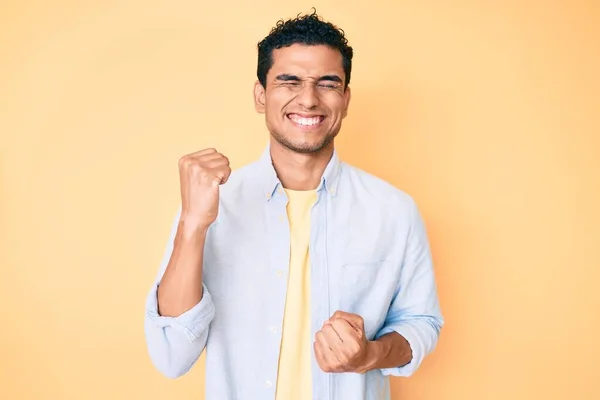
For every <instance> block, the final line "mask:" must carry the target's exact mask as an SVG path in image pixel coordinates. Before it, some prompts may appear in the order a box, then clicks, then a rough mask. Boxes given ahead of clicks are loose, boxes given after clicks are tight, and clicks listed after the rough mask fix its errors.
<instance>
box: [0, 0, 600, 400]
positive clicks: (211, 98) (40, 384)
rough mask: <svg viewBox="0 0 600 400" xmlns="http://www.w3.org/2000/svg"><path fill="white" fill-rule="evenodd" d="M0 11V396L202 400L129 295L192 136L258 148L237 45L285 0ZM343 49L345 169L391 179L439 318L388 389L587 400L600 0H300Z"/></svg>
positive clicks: (256, 36)
mask: <svg viewBox="0 0 600 400" xmlns="http://www.w3.org/2000/svg"><path fill="white" fill-rule="evenodd" d="M285 3H286V2H283V1H279V0H277V1H267V0H262V1H253V2H246V1H238V2H237V3H235V4H230V3H227V2H215V3H205V2H201V1H179V2H172V1H141V0H127V1H123V0H122V1H95V2H75V1H67V0H55V1H51V2H50V1H40V0H31V1H3V2H1V3H0V10H1V11H0V132H1V135H2V138H1V142H0V143H1V147H0V156H1V158H0V162H1V164H0V167H1V170H0V173H1V175H0V190H1V197H0V200H1V207H0V221H1V238H0V239H1V240H0V262H1V277H0V302H1V306H0V321H1V325H0V380H1V382H0V399H3V400H4V399H6V400H13V399H61V400H62V399H76V400H88V399H175V398H177V399H179V400H184V399H190V400H192V399H202V398H203V389H202V386H203V376H202V372H203V369H202V364H200V365H198V367H196V368H194V370H193V371H192V372H191V373H190V374H189V375H187V376H185V377H184V378H182V379H180V380H175V381H171V380H168V379H166V378H164V377H162V376H161V375H159V374H158V372H157V371H156V370H154V369H153V367H152V366H151V363H150V360H149V358H148V356H147V353H146V347H145V346H146V345H145V342H144V337H143V323H142V321H143V316H144V299H145V295H146V293H147V290H148V289H149V287H150V284H151V282H152V279H153V278H154V276H155V273H156V271H157V268H158V262H159V260H160V257H161V256H162V252H163V250H164V246H165V244H166V239H167V235H168V230H169V228H170V224H171V221H172V218H173V216H174V213H175V211H176V208H177V207H178V201H179V192H178V180H177V160H178V158H179V157H180V156H181V155H183V154H185V153H188V152H192V151H196V150H199V149H202V148H204V147H208V146H215V147H217V148H218V149H219V150H221V151H223V152H224V153H225V154H226V155H227V156H229V158H230V159H231V160H232V162H233V166H234V167H235V168H237V167H239V166H241V165H243V164H245V163H247V162H250V161H253V160H254V159H255V158H256V157H258V155H259V153H260V152H261V151H262V149H263V146H264V145H265V143H266V140H267V132H266V129H265V127H264V121H263V119H262V116H260V115H257V114H256V113H255V111H254V108H253V104H252V89H253V84H254V80H255V69H256V47H255V46H256V43H257V42H258V41H259V40H260V39H261V38H262V37H264V35H266V34H267V33H268V31H269V29H270V28H271V26H272V25H273V24H274V23H275V21H276V20H277V19H279V18H281V17H286V18H287V17H290V16H294V15H296V14H297V13H299V12H307V11H310V7H311V6H312V5H313V4H309V3H306V2H303V1H291V2H289V3H287V5H285ZM314 5H315V6H316V7H317V10H318V12H319V13H320V14H322V15H323V16H324V17H325V18H326V19H330V20H332V21H334V22H335V23H337V24H339V25H340V26H341V27H342V28H343V29H344V30H345V31H346V33H347V34H348V36H349V38H350V41H351V44H352V45H353V46H354V48H355V51H356V57H355V60H354V62H355V64H354V70H353V78H352V87H353V99H352V103H351V105H350V114H349V117H348V119H347V120H346V122H345V125H344V127H343V131H342V134H341V136H340V138H339V141H338V148H339V151H340V153H341V155H342V156H343V158H344V159H345V160H346V161H348V162H350V163H353V164H355V165H357V166H359V167H361V168H364V169H366V170H368V171H370V172H372V173H374V174H376V175H379V176H381V177H383V178H385V179H387V180H389V181H390V182H392V183H393V184H395V185H397V186H398V187H400V188H402V189H404V190H406V191H407V192H409V193H410V194H411V195H413V197H414V198H415V199H416V200H417V202H418V203H419V205H420V207H421V209H422V212H423V214H424V216H425V219H426V222H427V225H428V229H429V232H430V236H431V242H432V248H433V252H434V258H435V262H436V274H437V277H438V281H439V287H440V298H441V304H442V307H443V311H444V316H445V318H446V321H447V324H446V328H445V329H444V330H443V333H442V336H441V339H440V342H439V345H438V348H437V350H436V352H435V353H434V354H433V355H432V356H430V357H429V358H428V359H427V360H426V361H425V363H424V364H423V366H422V368H421V369H420V370H419V371H418V373H417V374H416V375H415V376H414V377H412V378H411V379H409V380H401V379H398V380H394V381H393V391H394V393H395V397H394V398H395V399H410V400H424V399H431V400H439V399H443V400H488V399H490V400H493V399H523V400H525V399H528V400H529V399H544V400H547V399H565V400H580V399H590V400H591V399H598V398H600V366H599V365H600V364H599V363H600V346H599V344H598V342H599V340H600V339H599V333H600V332H599V329H598V328H600V290H599V289H598V285H599V284H600V255H599V254H600V251H599V250H600V238H599V233H598V226H599V225H600V211H599V210H600V124H599V117H598V114H599V113H600V111H599V110H600V98H599V93H600V83H599V82H600V80H599V75H598V72H599V71H600V60H599V57H600V56H599V55H600V45H599V43H600V28H599V26H600V22H599V21H600V5H599V3H598V2H597V1H593V0H590V1H545V2H543V1H537V2H533V1H510V2H507V1H502V0H497V1H485V2H480V1H462V0H457V1H388V2H382V1H375V2H373V1H372V2H367V3H365V2H358V1H357V2H349V1H343V0H339V1H316V2H314Z"/></svg>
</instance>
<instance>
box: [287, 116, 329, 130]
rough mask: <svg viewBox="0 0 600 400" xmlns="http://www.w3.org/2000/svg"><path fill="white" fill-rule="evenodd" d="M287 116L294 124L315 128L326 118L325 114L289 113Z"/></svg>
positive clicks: (305, 127)
mask: <svg viewBox="0 0 600 400" xmlns="http://www.w3.org/2000/svg"><path fill="white" fill-rule="evenodd" d="M287 117H288V119H289V120H290V121H292V123H293V124H294V125H296V126H297V127H299V128H301V129H315V128H318V127H319V126H320V125H321V124H322V123H323V121H324V120H325V116H324V115H301V114H295V113H292V114H287Z"/></svg>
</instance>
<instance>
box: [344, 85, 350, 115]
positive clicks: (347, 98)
mask: <svg viewBox="0 0 600 400" xmlns="http://www.w3.org/2000/svg"><path fill="white" fill-rule="evenodd" d="M351 97H352V91H351V90H350V86H346V90H344V111H342V118H346V115H348V107H349V106H350V98H351Z"/></svg>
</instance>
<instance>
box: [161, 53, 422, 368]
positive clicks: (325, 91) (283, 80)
mask: <svg viewBox="0 0 600 400" xmlns="http://www.w3.org/2000/svg"><path fill="white" fill-rule="evenodd" d="M273 60H274V62H273V66H272V68H271V69H270V70H269V72H268V74H267V84H266V87H263V86H262V85H261V84H260V82H256V84H255V86H254V102H255V107H256V110H257V112H259V113H262V114H264V115H265V122H266V125H267V128H268V129H269V132H270V134H271V135H270V142H271V158H272V161H273V166H274V168H275V170H276V172H277V175H278V177H279V179H280V180H281V182H282V184H283V186H284V187H286V188H289V189H292V190H312V189H316V187H317V186H318V184H319V181H320V178H321V176H322V175H323V172H324V170H325V168H326V167H327V164H328V163H329V161H330V159H331V157H332V155H333V151H334V139H335V138H336V136H337V135H338V134H339V132H340V129H341V126H342V120H343V119H344V118H345V117H346V115H347V113H348V106H349V103H350V97H351V96H350V88H349V87H346V86H345V85H344V82H345V74H344V70H343V67H342V56H341V54H340V53H339V52H338V51H336V50H333V49H331V48H329V47H326V46H305V45H301V44H294V45H292V46H289V47H285V48H281V49H277V50H274V52H273ZM303 119H304V121H310V122H317V123H316V124H310V125H306V124H305V123H304V124H303V123H302V120H303ZM230 174H231V169H230V167H229V160H228V159H227V158H226V157H225V156H224V155H223V154H221V153H219V152H217V150H215V149H204V150H201V151H198V152H195V153H191V154H188V155H185V156H184V157H182V158H181V159H180V162H179V175H180V188H181V203H182V213H181V218H180V221H179V227H178V230H177V233H176V237H175V241H174V248H173V252H172V254H171V258H170V260H169V263H168V265H167V268H166V270H165V274H164V276H163V279H162V280H161V283H160V285H159V287H158V305H159V314H161V315H164V316H171V317H177V316H179V315H181V314H183V313H184V312H186V311H187V310H189V309H191V308H192V307H193V306H194V305H196V304H198V302H199V301H200V300H201V299H202V295H203V292H202V286H201V284H200V282H202V265H203V257H204V244H205V240H206V233H207V231H208V228H209V226H210V225H211V224H212V223H213V222H214V221H215V219H216V218H217V212H218V204H219V186H220V185H222V184H224V183H226V181H227V179H228V178H229V175H230ZM313 346H314V351H315V355H316V358H317V361H318V364H319V366H320V368H321V369H322V370H323V371H325V372H357V373H364V372H366V371H369V370H371V369H376V368H389V367H396V366H400V365H404V364H406V363H408V362H409V361H410V360H411V358H412V354H411V349H410V346H409V344H408V342H407V341H406V340H405V339H404V338H403V337H402V336H400V335H399V334H397V333H390V334H388V335H385V336H383V337H381V338H379V339H377V340H375V341H368V340H367V339H366V337H365V332H364V323H363V319H362V317H360V316H359V315H356V314H349V313H345V312H342V311H337V312H336V313H334V315H332V317H331V318H330V319H329V320H328V321H326V322H325V323H324V325H323V327H322V328H321V329H320V330H319V331H318V332H317V334H316V336H315V340H314V344H313Z"/></svg>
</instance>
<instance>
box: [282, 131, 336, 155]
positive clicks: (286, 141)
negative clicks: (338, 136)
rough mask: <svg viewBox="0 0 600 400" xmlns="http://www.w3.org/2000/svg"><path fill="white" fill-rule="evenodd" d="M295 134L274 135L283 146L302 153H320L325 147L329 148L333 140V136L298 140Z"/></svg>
mask: <svg viewBox="0 0 600 400" xmlns="http://www.w3.org/2000/svg"><path fill="white" fill-rule="evenodd" d="M290 136H292V137H290ZM294 136H296V135H289V136H288V135H283V136H280V135H273V137H274V138H275V140H277V142H279V143H280V144H281V145H282V146H283V147H285V148H287V149H289V150H291V151H293V152H296V153H302V154H310V153H318V152H320V151H322V150H323V149H324V148H327V146H328V145H329V144H330V143H331V142H332V141H333V137H332V136H325V137H320V138H314V139H312V140H306V138H304V139H299V140H298V139H294V138H293V137H294Z"/></svg>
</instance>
